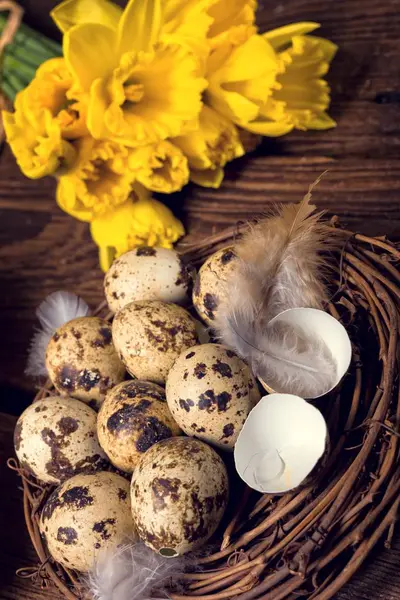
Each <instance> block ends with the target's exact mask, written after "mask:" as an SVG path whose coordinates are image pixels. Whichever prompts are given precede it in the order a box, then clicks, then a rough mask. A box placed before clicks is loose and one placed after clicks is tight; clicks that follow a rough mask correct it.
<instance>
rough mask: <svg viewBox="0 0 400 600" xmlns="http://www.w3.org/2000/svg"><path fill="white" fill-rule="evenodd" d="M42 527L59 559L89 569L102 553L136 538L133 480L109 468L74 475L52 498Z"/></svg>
mask: <svg viewBox="0 0 400 600" xmlns="http://www.w3.org/2000/svg"><path fill="white" fill-rule="evenodd" d="M39 529H40V534H41V536H42V538H43V540H44V542H45V544H46V546H47V548H48V550H49V552H50V554H51V556H52V557H53V559H54V560H55V561H57V562H59V563H61V564H62V565H63V566H64V567H67V568H69V569H76V570H78V571H83V572H85V571H88V570H89V569H91V568H92V567H93V565H94V563H95V561H96V559H97V557H98V556H99V554H100V553H103V552H104V551H105V550H110V549H112V548H114V547H116V546H121V545H122V544H124V543H125V542H127V541H131V540H132V536H133V535H134V525H133V521H132V514H131V502H130V496H129V482H128V481H126V479H124V478H123V477H121V475H117V474H116V473H108V472H106V471H100V472H99V473H94V474H92V475H75V476H74V477H71V479H68V480H67V481H66V482H64V483H63V484H62V485H60V486H59V487H58V488H56V489H55V491H54V492H53V493H52V494H51V496H50V497H49V498H48V500H47V502H46V504H45V505H44V507H43V510H42V513H41V517H40V522H39Z"/></svg>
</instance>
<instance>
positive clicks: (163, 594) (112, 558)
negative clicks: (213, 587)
mask: <svg viewBox="0 0 400 600" xmlns="http://www.w3.org/2000/svg"><path fill="white" fill-rule="evenodd" d="M192 560H193V559H191V558H189V557H188V556H183V557H177V558H165V557H163V556H160V555H159V554H157V553H156V552H153V550H150V548H148V547H147V546H145V544H143V543H142V542H138V543H134V544H127V545H125V546H122V547H120V548H115V549H113V550H108V551H106V552H104V553H102V554H100V557H99V558H98V560H97V562H96V564H95V566H94V567H93V569H92V570H91V571H90V572H89V574H88V578H87V587H88V588H89V591H90V593H91V595H92V597H93V598H94V600H150V599H160V598H168V597H169V596H168V593H167V591H166V590H167V589H168V588H169V587H170V586H171V584H174V583H175V584H176V581H177V580H179V576H180V575H182V573H183V572H184V570H185V567H187V566H189V565H190V566H192V565H191V561H192Z"/></svg>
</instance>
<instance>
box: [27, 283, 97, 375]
mask: <svg viewBox="0 0 400 600" xmlns="http://www.w3.org/2000/svg"><path fill="white" fill-rule="evenodd" d="M89 313H90V309H89V306H88V305H87V304H86V302H85V301H84V300H82V298H79V297H78V296H76V295H75V294H71V293H70V292H54V293H53V294H50V295H49V296H47V298H46V299H45V300H43V302H42V303H41V304H40V305H39V307H38V309H37V310H36V315H37V317H38V319H39V321H40V325H41V328H40V329H39V330H38V331H37V332H36V333H35V334H34V336H33V338H32V341H31V345H30V348H29V355H28V362H27V367H26V370H25V373H26V374H27V375H32V376H39V375H47V369H46V362H45V357H46V348H47V345H48V343H49V341H50V338H51V336H52V335H53V334H54V332H55V331H56V329H58V327H61V325H64V323H67V322H68V321H71V320H72V319H75V318H77V317H86V315H88V314H89Z"/></svg>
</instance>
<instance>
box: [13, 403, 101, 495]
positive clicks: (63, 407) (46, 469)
mask: <svg viewBox="0 0 400 600" xmlns="http://www.w3.org/2000/svg"><path fill="white" fill-rule="evenodd" d="M96 417H97V415H96V413H95V411H94V410H93V409H92V408H90V406H87V405H86V404H84V403H83V402H80V401H79V400H74V399H72V398H65V397H63V398H59V397H56V396H50V397H48V398H45V399H43V400H38V401H37V402H34V403H33V404H31V405H30V406H28V408H27V409H26V410H24V412H23V413H22V415H21V416H20V417H19V419H18V421H17V424H16V426H15V430H14V446H15V452H16V454H17V456H18V460H19V462H20V464H21V466H22V467H23V468H24V469H26V470H27V471H29V472H30V473H32V474H33V475H34V476H35V477H37V478H38V479H40V481H44V482H45V483H53V484H54V483H60V481H63V480H65V479H68V478H69V477H72V475H75V474H77V473H90V472H92V471H97V470H101V469H104V468H105V467H106V466H107V464H108V461H107V457H106V455H105V454H104V452H103V450H102V449H101V448H100V445H99V442H98V439H97V432H96Z"/></svg>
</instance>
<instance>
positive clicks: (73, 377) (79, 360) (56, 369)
mask: <svg viewBox="0 0 400 600" xmlns="http://www.w3.org/2000/svg"><path fill="white" fill-rule="evenodd" d="M46 367H47V370H48V372H49V377H50V379H51V381H52V382H53V385H54V387H55V388H56V390H57V391H58V392H59V393H60V394H68V395H69V396H72V397H73V398H78V400H82V401H83V402H87V403H88V404H90V405H91V406H95V407H98V406H100V404H101V403H102V401H103V400H104V398H105V395H106V392H107V391H108V390H109V389H111V388H112V387H114V386H115V385H117V383H120V381H122V380H123V379H124V376H125V367H124V365H123V364H122V362H121V361H120V359H119V358H118V354H117V353H116V351H115V348H114V345H113V343H112V335H111V325H110V324H109V323H108V322H107V321H105V320H104V319H100V318H98V317H79V318H78V319H72V321H68V323H65V324H64V325H62V326H61V327H59V328H58V329H57V331H56V332H55V334H54V335H53V337H52V338H51V340H50V342H49V344H48V346H47V351H46Z"/></svg>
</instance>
